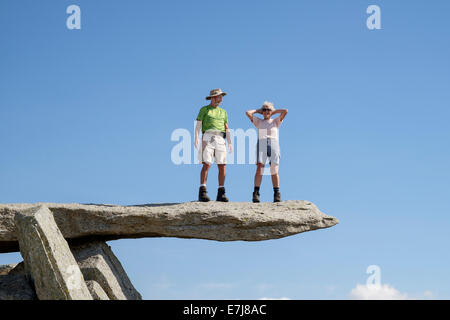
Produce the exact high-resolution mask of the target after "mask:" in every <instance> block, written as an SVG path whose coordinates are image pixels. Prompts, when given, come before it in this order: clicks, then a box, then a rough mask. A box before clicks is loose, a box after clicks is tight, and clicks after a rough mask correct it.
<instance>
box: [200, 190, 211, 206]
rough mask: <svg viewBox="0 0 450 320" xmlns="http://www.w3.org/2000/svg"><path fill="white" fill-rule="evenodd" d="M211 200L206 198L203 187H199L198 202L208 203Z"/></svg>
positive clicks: (206, 194)
mask: <svg viewBox="0 0 450 320" xmlns="http://www.w3.org/2000/svg"><path fill="white" fill-rule="evenodd" d="M210 200H211V199H210V198H209V197H208V193H207V191H206V187H205V186H201V187H200V189H199V190H198V201H201V202H208V201H210Z"/></svg>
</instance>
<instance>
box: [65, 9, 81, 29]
mask: <svg viewBox="0 0 450 320" xmlns="http://www.w3.org/2000/svg"><path fill="white" fill-rule="evenodd" d="M66 13H67V14H70V16H69V17H68V18H67V20H66V26H67V29H69V30H74V29H77V30H80V29H81V8H80V7H79V6H77V5H75V4H72V5H70V6H68V7H67V9H66Z"/></svg>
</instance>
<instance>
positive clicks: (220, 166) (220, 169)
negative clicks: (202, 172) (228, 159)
mask: <svg viewBox="0 0 450 320" xmlns="http://www.w3.org/2000/svg"><path fill="white" fill-rule="evenodd" d="M217 167H218V168H219V171H225V167H226V164H218V165H217Z"/></svg>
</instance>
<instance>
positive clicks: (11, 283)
mask: <svg viewBox="0 0 450 320" xmlns="http://www.w3.org/2000/svg"><path fill="white" fill-rule="evenodd" d="M0 300H37V296H36V293H35V291H34V288H33V285H32V283H31V281H30V279H29V277H27V276H26V275H23V274H3V275H0Z"/></svg>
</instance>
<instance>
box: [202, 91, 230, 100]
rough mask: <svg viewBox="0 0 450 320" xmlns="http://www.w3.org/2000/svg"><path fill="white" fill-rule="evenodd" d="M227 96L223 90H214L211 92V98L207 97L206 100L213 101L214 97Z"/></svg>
mask: <svg viewBox="0 0 450 320" xmlns="http://www.w3.org/2000/svg"><path fill="white" fill-rule="evenodd" d="M226 95H227V93H226V92H223V91H222V89H213V90H211V91H210V92H209V96H207V97H206V98H205V99H206V100H211V98H212V97H217V96H226Z"/></svg>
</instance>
